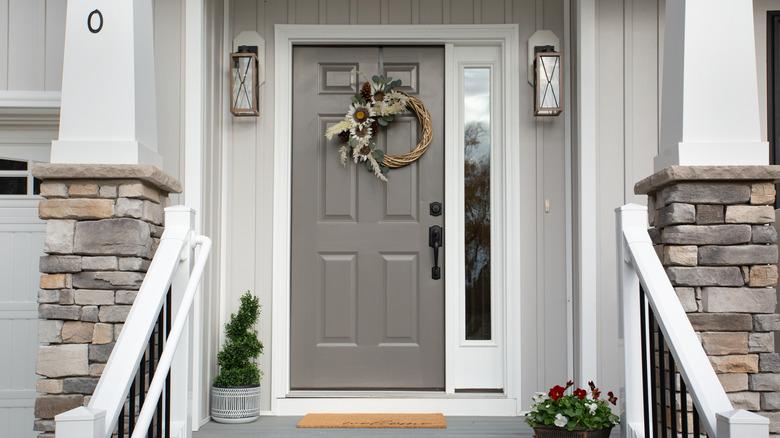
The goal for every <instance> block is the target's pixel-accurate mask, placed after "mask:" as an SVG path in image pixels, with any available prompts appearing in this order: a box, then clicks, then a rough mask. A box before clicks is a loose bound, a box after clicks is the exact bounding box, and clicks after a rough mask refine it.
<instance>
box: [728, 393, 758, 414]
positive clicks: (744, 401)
mask: <svg viewBox="0 0 780 438" xmlns="http://www.w3.org/2000/svg"><path fill="white" fill-rule="evenodd" d="M728 397H729V400H731V404H732V405H734V409H745V410H749V411H757V410H759V409H761V395H760V394H759V393H757V392H748V391H744V392H730V393H728Z"/></svg>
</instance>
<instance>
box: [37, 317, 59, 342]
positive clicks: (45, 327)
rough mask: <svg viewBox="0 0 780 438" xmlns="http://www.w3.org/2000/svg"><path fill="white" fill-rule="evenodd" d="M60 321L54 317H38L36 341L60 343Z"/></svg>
mask: <svg viewBox="0 0 780 438" xmlns="http://www.w3.org/2000/svg"><path fill="white" fill-rule="evenodd" d="M63 324H64V323H63V322H62V321H58V320H56V319H39V320H38V342H41V343H44V344H49V343H60V342H62V325H63Z"/></svg>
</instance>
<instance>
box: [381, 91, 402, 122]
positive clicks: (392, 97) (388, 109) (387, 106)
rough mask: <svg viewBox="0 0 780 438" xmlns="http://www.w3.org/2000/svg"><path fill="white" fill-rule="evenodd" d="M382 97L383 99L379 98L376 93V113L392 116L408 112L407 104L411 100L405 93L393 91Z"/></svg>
mask: <svg viewBox="0 0 780 438" xmlns="http://www.w3.org/2000/svg"><path fill="white" fill-rule="evenodd" d="M381 97H382V99H381V100H377V96H376V95H374V99H373V103H374V106H375V107H376V113H377V114H379V115H380V116H392V115H395V114H401V113H403V112H406V104H407V103H408V102H409V97H408V96H406V95H405V94H403V93H399V92H398V91H391V92H389V93H387V94H384V95H382V96H381Z"/></svg>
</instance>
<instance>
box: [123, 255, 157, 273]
mask: <svg viewBox="0 0 780 438" xmlns="http://www.w3.org/2000/svg"><path fill="white" fill-rule="evenodd" d="M149 264H150V261H149V260H146V259H142V258H140V257H121V258H120V259H119V270H120V271H136V272H146V271H147V270H148V269H149Z"/></svg>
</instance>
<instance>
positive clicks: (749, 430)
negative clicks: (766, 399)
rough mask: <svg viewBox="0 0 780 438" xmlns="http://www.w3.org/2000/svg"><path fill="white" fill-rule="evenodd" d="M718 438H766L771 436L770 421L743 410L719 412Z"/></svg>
mask: <svg viewBox="0 0 780 438" xmlns="http://www.w3.org/2000/svg"><path fill="white" fill-rule="evenodd" d="M717 418H718V437H717V438H764V437H768V436H769V419H768V418H766V417H762V416H761V415H758V414H754V413H752V412H748V411H745V410H742V409H737V410H734V411H728V412H719V413H718V414H717Z"/></svg>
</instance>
